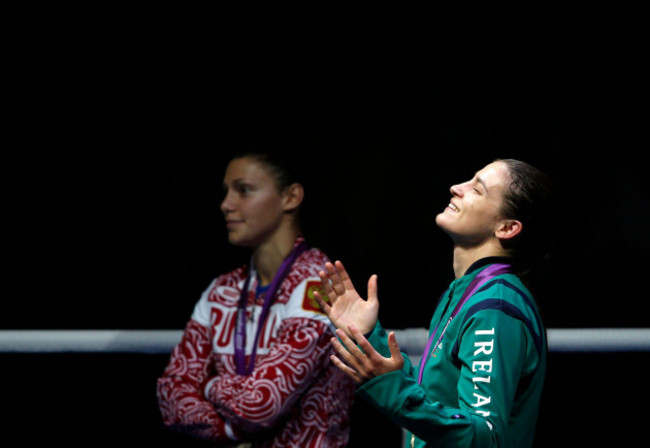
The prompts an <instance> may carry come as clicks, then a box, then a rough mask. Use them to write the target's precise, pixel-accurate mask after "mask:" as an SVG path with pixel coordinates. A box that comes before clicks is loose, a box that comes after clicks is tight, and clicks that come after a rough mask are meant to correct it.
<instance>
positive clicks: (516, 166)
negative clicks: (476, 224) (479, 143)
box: [496, 159, 554, 274]
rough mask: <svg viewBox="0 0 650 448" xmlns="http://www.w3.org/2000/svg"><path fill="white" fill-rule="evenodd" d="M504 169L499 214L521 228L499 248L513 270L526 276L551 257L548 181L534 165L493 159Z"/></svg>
mask: <svg viewBox="0 0 650 448" xmlns="http://www.w3.org/2000/svg"><path fill="white" fill-rule="evenodd" d="M496 161H500V162H503V163H505V164H506V165H507V166H508V170H509V172H510V177H511V183H510V186H509V187H508V188H507V189H506V190H505V192H504V194H503V199H504V200H503V206H502V208H501V213H502V215H503V216H504V217H506V218H509V219H516V220H518V221H520V222H521V223H522V225H523V229H522V231H521V233H520V234H519V235H517V236H515V237H514V238H512V239H510V240H504V241H503V246H504V248H506V249H507V250H509V251H510V252H511V254H512V255H513V257H514V259H515V265H514V267H515V269H516V270H517V271H518V273H520V274H526V273H528V272H529V271H530V270H531V269H532V268H534V267H535V266H536V265H538V264H539V263H541V262H543V261H546V260H547V259H548V258H549V256H550V255H551V247H552V232H551V227H550V224H551V223H550V219H551V216H552V209H553V206H554V199H553V191H552V185H551V179H550V178H549V177H548V176H547V175H546V174H544V173H543V172H542V171H540V170H539V169H537V168H535V167H534V166H532V165H530V164H528V163H526V162H522V161H520V160H515V159H497V160H496Z"/></svg>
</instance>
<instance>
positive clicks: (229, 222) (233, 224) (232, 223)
mask: <svg viewBox="0 0 650 448" xmlns="http://www.w3.org/2000/svg"><path fill="white" fill-rule="evenodd" d="M242 222H244V221H241V220H230V219H229V220H227V221H226V228H228V229H232V228H233V227H236V226H237V225H238V224H241V223H242Z"/></svg>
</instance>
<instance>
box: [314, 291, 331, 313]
mask: <svg viewBox="0 0 650 448" xmlns="http://www.w3.org/2000/svg"><path fill="white" fill-rule="evenodd" d="M328 297H329V296H328ZM314 298H315V299H316V302H318V305H319V306H320V308H321V309H322V310H323V313H325V315H326V316H328V317H329V315H330V311H332V307H331V306H330V305H329V304H328V303H327V302H326V301H325V299H323V297H321V295H320V293H319V292H318V291H314Z"/></svg>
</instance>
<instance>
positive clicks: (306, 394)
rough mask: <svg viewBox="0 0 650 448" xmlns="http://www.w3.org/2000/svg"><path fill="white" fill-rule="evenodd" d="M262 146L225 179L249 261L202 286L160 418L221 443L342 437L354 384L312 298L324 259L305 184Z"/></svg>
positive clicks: (332, 443) (167, 377) (227, 206)
mask: <svg viewBox="0 0 650 448" xmlns="http://www.w3.org/2000/svg"><path fill="white" fill-rule="evenodd" d="M290 176H291V174H290V172H289V171H288V170H287V169H286V168H285V167H284V166H283V165H282V164H281V163H280V162H277V161H275V160H273V156H272V155H270V154H269V153H266V154H264V153H251V154H248V155H243V156H238V157H236V158H234V159H232V160H231V162H230V163H229V165H228V167H227V169H226V173H225V177H224V188H225V191H226V195H225V198H224V200H223V202H222V204H221V210H222V212H223V213H224V215H225V220H226V226H227V231H228V240H229V242H230V243H232V244H234V245H236V246H245V247H250V248H252V252H253V253H252V257H251V262H250V264H249V265H248V266H242V267H239V268H237V269H235V270H233V271H232V272H229V273H227V274H224V275H221V276H219V277H217V278H216V279H215V280H214V281H213V282H212V283H211V284H210V285H209V286H208V288H207V289H206V290H205V292H204V293H203V294H202V296H201V298H200V300H199V301H198V303H197V304H196V306H195V309H194V312H193V314H192V316H191V319H190V321H189V322H188V324H187V326H186V329H185V332H184V334H183V338H182V340H181V342H180V343H179V344H178V346H176V347H175V349H174V350H173V353H172V355H171V359H170V361H169V364H168V366H167V368H166V369H165V371H164V374H163V375H162V377H161V378H160V379H159V380H158V400H159V404H160V410H161V413H162V417H163V421H164V423H165V424H166V425H167V426H169V427H170V428H172V429H175V430H178V431H182V432H185V433H188V434H191V435H193V436H195V437H198V438H201V439H207V440H212V441H214V442H216V446H238V444H240V443H248V445H246V446H254V447H300V448H308V447H318V448H325V447H344V446H345V445H346V444H347V441H348V434H349V413H350V407H351V405H352V400H353V395H354V384H353V382H352V381H351V380H350V379H348V378H347V377H346V376H345V375H343V374H342V373H341V372H340V371H339V370H338V369H337V368H336V367H335V366H334V365H333V364H332V363H331V362H330V359H329V358H330V355H331V354H332V348H331V345H330V339H331V338H332V337H333V334H334V333H333V331H332V327H331V324H330V322H329V320H328V319H327V317H326V316H325V315H324V314H323V313H322V311H321V310H320V308H319V306H318V304H317V302H316V301H315V299H314V294H313V293H314V291H315V289H316V288H319V287H320V278H319V277H318V272H319V271H320V270H322V269H323V267H324V265H325V263H326V262H327V261H328V259H327V257H326V256H325V254H323V253H322V252H321V251H320V250H318V249H314V248H311V249H310V248H308V247H307V246H306V242H305V240H304V238H303V237H302V234H301V227H300V224H299V219H298V209H299V207H300V205H301V203H302V200H303V196H304V188H303V185H302V184H301V183H297V182H293V179H292V178H291V177H290Z"/></svg>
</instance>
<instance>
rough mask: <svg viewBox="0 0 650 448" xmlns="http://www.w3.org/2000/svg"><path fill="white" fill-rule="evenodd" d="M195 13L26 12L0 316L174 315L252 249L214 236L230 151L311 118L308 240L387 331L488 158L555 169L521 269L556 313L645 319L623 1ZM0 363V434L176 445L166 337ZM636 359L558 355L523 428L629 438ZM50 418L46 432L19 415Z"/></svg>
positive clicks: (49, 323)
mask: <svg viewBox="0 0 650 448" xmlns="http://www.w3.org/2000/svg"><path fill="white" fill-rule="evenodd" d="M77 14H79V12H78V11H77ZM200 16H201V14H199V12H198V11H197V13H196V16H191V17H189V18H188V17H187V16H185V15H181V16H178V17H177V16H175V14H174V11H162V12H161V11H160V10H156V11H147V12H146V13H143V12H138V13H137V14H133V13H132V12H126V11H123V12H119V13H116V12H115V11H113V12H112V13H110V14H109V13H108V12H101V13H100V12H97V11H92V12H90V11H85V12H82V16H81V17H80V16H75V17H76V18H70V17H71V16H70V17H69V16H68V15H67V14H66V11H60V10H57V11H43V10H40V11H37V12H36V11H33V12H32V13H30V14H27V15H25V16H22V17H21V18H20V20H19V21H18V23H19V26H17V27H16V30H15V32H14V33H12V34H11V39H10V40H9V44H10V45H9V51H8V54H7V61H8V63H7V64H6V67H7V68H5V70H6V75H9V76H10V78H11V81H10V82H9V83H7V84H6V86H5V87H6V91H7V92H8V94H9V96H10V98H11V100H12V101H11V102H10V103H9V112H10V113H9V115H10V117H9V118H8V119H7V120H6V125H7V127H8V128H9V130H10V131H11V137H12V138H11V139H8V140H7V141H6V142H5V149H6V154H5V156H4V160H5V163H3V167H4V171H5V179H7V180H8V182H7V186H6V187H5V195H4V196H5V198H6V207H5V209H6V210H7V212H6V213H7V214H6V215H5V219H6V220H7V221H8V223H9V227H10V230H9V231H7V241H8V243H9V244H8V246H9V249H14V250H9V251H7V252H6V257H7V259H8V261H9V265H10V267H9V269H8V270H6V271H5V272H6V276H7V279H8V280H9V285H10V289H9V290H8V292H9V294H7V295H6V296H5V299H4V300H3V301H2V305H0V307H1V309H0V328H2V329H181V328H183V326H184V325H185V323H186V322H187V319H188V318H189V315H190V314H191V310H192V308H193V306H194V303H195V302H196V300H197V299H198V296H199V294H200V293H201V292H202V290H203V289H204V288H205V287H206V286H207V285H208V283H209V282H210V280H211V279H212V278H213V277H214V276H215V275H217V274H219V273H222V272H225V271H227V270H230V269H232V268H234V267H236V266H238V265H239V264H241V263H243V262H245V261H246V260H247V258H248V253H247V252H246V251H245V250H241V249H237V248H233V247H230V246H228V244H227V242H226V238H225V230H224V225H223V221H222V217H221V213H220V211H219V207H218V206H219V203H220V200H221V198H222V188H221V182H222V177H223V172H224V168H225V165H226V163H227V158H228V156H229V154H230V152H231V151H232V150H234V149H236V148H237V147H238V145H240V144H241V143H242V142H243V141H245V140H246V139H247V138H249V137H250V136H251V135H256V134H277V135H281V136H283V138H286V139H287V141H292V140H295V139H300V140H301V141H305V139H307V141H308V142H309V144H308V145H307V146H308V148H309V149H308V150H305V152H304V153H303V152H300V153H297V156H298V157H302V156H304V159H305V165H306V166H305V169H306V170H309V171H310V172H313V176H312V179H311V180H312V183H311V184H310V189H309V190H308V197H307V201H308V204H309V207H308V209H307V210H308V215H307V216H306V217H305V218H306V220H305V227H306V232H307V237H308V239H309V241H310V242H311V243H312V244H313V245H315V246H318V247H320V248H322V249H323V250H324V251H325V252H326V253H327V254H328V255H329V256H330V257H331V258H337V259H341V260H343V261H344V263H345V264H346V266H347V267H348V269H349V270H350V272H351V274H352V277H353V279H355V281H356V284H357V285H358V286H359V287H360V288H361V289H363V288H364V287H365V282H366V279H367V278H368V276H369V275H371V274H372V273H378V274H379V278H380V301H381V311H380V318H381V320H382V323H383V325H384V326H385V327H388V328H406V327H417V326H428V323H429V319H430V316H431V314H432V312H433V308H434V306H435V300H436V299H437V297H438V295H439V294H440V292H441V291H442V290H444V289H445V287H446V286H447V285H448V284H449V282H450V281H451V280H452V279H453V272H452V270H451V255H452V254H451V244H450V241H449V239H448V237H447V236H446V235H444V234H443V233H442V232H441V231H440V230H439V229H437V227H436V226H435V223H434V218H435V215H436V214H437V213H439V212H440V211H442V209H443V208H444V207H445V205H446V204H447V202H448V200H449V197H450V193H449V187H450V186H451V185H452V184H454V183H457V182H461V181H464V180H467V179H469V178H470V177H471V176H472V175H473V173H474V172H475V171H476V170H478V169H480V168H481V167H483V166H484V165H485V164H487V163H489V162H490V161H492V160H493V159H494V158H497V157H499V158H504V157H513V158H520V159H523V160H526V161H528V162H530V163H532V164H534V165H536V166H538V167H539V168H541V169H542V170H544V171H546V172H547V173H548V174H549V175H551V177H552V178H553V179H554V182H555V186H556V192H557V195H558V207H557V211H556V217H555V218H556V219H555V220H554V223H555V224H554V226H553V228H550V229H549V232H552V233H553V235H554V236H555V241H556V246H555V256H554V258H553V259H552V260H551V263H549V264H548V265H547V266H546V267H545V268H544V269H543V270H542V271H540V272H539V273H538V274H537V275H536V276H535V277H533V278H532V279H531V281H532V286H531V288H532V289H533V291H534V292H535V295H536V298H537V300H538V302H539V304H540V308H541V312H542V315H543V318H544V320H545V322H546V325H547V327H549V328H564V327H567V328H570V327H647V326H648V318H647V314H645V313H643V312H641V311H640V310H641V309H642V307H643V306H644V304H645V302H646V300H647V298H646V296H647V294H646V293H645V292H644V291H645V290H644V288H642V287H641V285H640V281H641V280H642V278H643V276H642V275H643V274H644V269H643V268H644V267H645V266H646V262H645V254H646V253H647V251H648V249H649V248H650V236H649V234H648V231H647V230H648V224H649V223H650V188H649V186H648V181H647V174H646V171H647V170H646V167H645V165H644V164H643V163H642V161H643V156H644V155H645V153H646V152H647V147H648V145H647V138H646V134H645V132H644V131H645V129H644V128H645V126H644V125H645V118H646V117H647V112H646V104H647V99H648V97H647V87H646V79H647V75H648V73H647V70H645V68H644V66H645V64H644V61H645V59H647V48H646V45H645V43H644V41H643V40H642V37H644V36H643V34H642V30H641V28H640V27H639V26H638V25H636V24H635V22H634V21H633V20H631V18H632V17H633V16H634V14H630V16H629V17H628V16H626V18H625V19H621V18H619V17H617V16H615V15H608V14H602V15H600V16H589V17H588V18H587V17H585V16H581V17H578V16H575V17H567V16H564V15H561V14H560V15H558V16H557V17H562V19H558V18H557V17H556V16H553V15H551V17H549V18H547V19H545V20H542V21H541V23H543V26H540V25H538V24H533V23H532V22H531V21H530V17H531V16H524V17H521V18H520V20H518V21H516V22H515V21H510V20H503V21H495V20H485V21H483V20H475V21H469V20H462V19H459V17H457V16H455V19H458V20H454V21H453V23H448V20H447V17H445V16H436V17H434V18H431V16H429V15H422V14H417V13H415V12H414V13H413V14H412V15H410V16H408V17H400V16H392V15H390V14H385V15H377V16H370V15H367V14H359V15H350V14H345V15H344V14H334V15H326V14H320V13H319V14H315V13H308V14H307V13H306V14H304V16H301V17H300V19H299V20H296V19H295V17H291V16H289V15H284V14H281V13H279V12H277V11H276V14H275V15H273V16H271V15H266V14H256V15H250V14H244V13H240V14H236V15H232V14H225V13H222V14H217V19H215V20H214V21H211V20H210V19H208V18H205V17H200ZM210 17H214V16H210ZM1 359H2V361H0V362H2V364H3V365H4V366H5V367H4V368H3V370H4V372H3V375H6V380H5V381H4V383H5V384H9V383H10V384H11V386H10V387H9V388H10V393H9V399H10V400H9V403H12V402H15V403H17V407H16V409H19V410H20V412H16V413H15V414H16V415H19V418H18V419H17V420H18V421H21V422H22V423H25V422H26V421H27V423H26V424H25V427H23V426H22V425H20V426H15V428H21V429H20V430H16V432H19V431H20V432H21V433H22V434H29V435H30V436H31V437H39V436H42V435H44V434H48V435H49V434H51V435H52V437H54V438H58V437H61V436H60V434H66V436H65V438H64V440H68V441H69V442H71V441H76V440H77V439H79V438H81V436H80V434H81V435H83V437H84V438H85V437H88V438H90V439H91V440H92V439H93V438H96V437H103V438H108V440H112V438H113V437H115V438H116V439H119V438H120V437H123V436H124V435H125V434H127V432H128V431H131V430H134V431H136V433H137V436H136V435H132V436H131V438H132V439H137V440H141V441H142V442H143V443H146V442H147V440H149V441H150V442H152V443H154V442H155V443H157V444H163V443H165V442H163V440H167V441H169V443H170V444H173V443H178V444H180V443H184V442H185V441H183V442H181V441H180V440H179V441H175V439H173V437H172V436H171V435H169V434H168V433H166V432H165V431H164V430H163V429H162V428H161V427H160V424H159V421H158V420H159V416H158V415H157V409H156V408H155V396H154V395H155V378H156V377H157V376H158V375H159V374H160V373H161V372H162V369H163V368H164V365H165V363H166V360H167V356H159V355H140V356H131V355H129V356H126V355H124V356H123V355H87V356H85V355H84V356H80V355H2V357H1ZM641 361H643V362H647V356H646V355H645V354H601V355H596V354H584V355H570V354H562V355H560V354H552V355H551V359H550V366H551V368H552V370H550V371H549V382H548V385H547V386H548V387H547V391H548V392H547V399H546V400H545V404H544V406H543V411H545V412H543V414H542V418H541V421H540V430H539V433H540V435H539V436H538V438H539V439H540V442H539V443H540V445H539V446H544V444H545V443H546V442H550V441H551V440H553V443H556V440H554V437H556V436H557V435H558V431H559V430H558V428H571V431H572V432H571V434H570V436H565V440H566V438H567V437H570V438H571V440H575V441H576V442H577V441H585V440H587V441H588V440H593V441H595V442H603V441H605V440H607V437H611V438H612V440H614V437H617V438H621V437H623V438H624V437H626V436H627V437H631V435H630V434H634V431H638V430H639V429H638V428H635V427H634V426H635V422H639V421H640V420H635V419H637V418H640V417H635V414H634V413H633V412H632V411H631V406H632V404H633V403H634V402H635V401H636V398H639V397H635V396H634V395H632V394H631V390H629V391H628V390H623V389H622V388H619V385H620V384H622V383H624V384H627V385H628V386H629V382H628V375H629V376H630V378H631V377H632V376H633V375H634V374H633V373H631V372H632V371H633V370H634V367H633V366H638V365H640V363H641ZM628 386H621V387H628ZM605 391H607V392H605ZM644 396H645V397H646V398H647V392H646V393H644ZM613 408H615V409H616V410H614V409H613ZM601 409H602V410H601ZM36 410H38V412H37V411H36ZM80 410H82V411H80ZM355 412H356V413H357V415H359V416H360V417H358V418H357V421H358V422H359V423H358V425H357V427H358V428H360V429H358V430H357V433H356V434H355V436H354V437H359V439H356V440H361V439H363V440H365V442H368V440H372V439H368V438H369V437H378V440H382V439H383V440H386V437H388V436H386V435H384V433H383V432H381V431H380V428H387V431H390V430H392V428H391V427H390V424H385V423H382V424H381V425H377V423H376V422H377V420H381V417H380V416H379V415H378V414H376V413H374V411H372V410H370V409H366V408H364V407H363V405H362V404H359V405H358V407H357V409H356V411H355ZM611 413H614V414H615V415H614V416H612V415H611ZM44 415H45V417H44ZM604 415H605V416H607V419H608V421H609V423H610V425H609V427H606V428H604V427H603V425H599V424H598V423H599V422H600V421H601V419H604V418H605V417H604ZM62 416H65V417H63V418H62ZM44 420H47V422H48V423H47V424H45V422H44ZM368 422H370V424H369V425H368ZM594 422H595V423H596V425H594ZM44 424H45V428H47V429H49V430H50V431H51V432H48V431H37V432H34V431H32V428H39V427H41V425H44ZM364 425H368V429H367V432H366V431H365V429H364V430H361V428H365V426H364ZM10 426H11V425H10ZM23 428H25V429H23ZM62 428H64V429H65V430H64V431H62ZM127 429H128V431H127ZM562 431H564V429H563V430H562ZM562 431H560V432H562ZM565 432H566V431H565ZM75 434H77V435H76V436H75ZM359 434H362V435H359ZM371 434H372V436H371ZM353 440H355V439H353ZM632 440H636V439H632ZM358 443H359V444H358V445H356V446H367V445H364V443H363V442H358ZM585 444H586V443H585Z"/></svg>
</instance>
